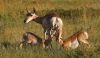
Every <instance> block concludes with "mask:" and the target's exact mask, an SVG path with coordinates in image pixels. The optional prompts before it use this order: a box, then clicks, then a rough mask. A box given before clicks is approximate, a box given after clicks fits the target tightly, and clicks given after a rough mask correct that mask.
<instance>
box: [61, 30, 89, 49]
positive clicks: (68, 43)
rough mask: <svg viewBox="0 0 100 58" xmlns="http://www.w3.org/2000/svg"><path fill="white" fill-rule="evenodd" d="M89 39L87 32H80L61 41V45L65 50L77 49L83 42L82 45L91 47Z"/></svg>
mask: <svg viewBox="0 0 100 58" xmlns="http://www.w3.org/2000/svg"><path fill="white" fill-rule="evenodd" d="M87 39H88V33H87V32H85V31H78V32H77V33H75V34H73V35H72V36H70V37H69V38H67V39H63V40H61V41H60V45H62V47H63V48H69V47H70V48H72V49H75V48H77V47H78V46H79V42H82V43H84V44H87V45H88V46H90V45H89V43H88V41H87Z"/></svg>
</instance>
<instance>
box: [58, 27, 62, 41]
mask: <svg viewBox="0 0 100 58" xmlns="http://www.w3.org/2000/svg"><path fill="white" fill-rule="evenodd" d="M61 35H62V29H61V28H60V29H58V42H60V40H61V38H62V36H61Z"/></svg>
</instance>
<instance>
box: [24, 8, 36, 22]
mask: <svg viewBox="0 0 100 58" xmlns="http://www.w3.org/2000/svg"><path fill="white" fill-rule="evenodd" d="M37 17H38V16H37V15H36V14H35V8H34V9H33V12H31V11H27V14H26V18H25V20H24V23H29V22H30V21H32V20H34V19H36V18H37Z"/></svg>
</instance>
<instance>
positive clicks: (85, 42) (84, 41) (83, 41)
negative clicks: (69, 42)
mask: <svg viewBox="0 0 100 58" xmlns="http://www.w3.org/2000/svg"><path fill="white" fill-rule="evenodd" d="M80 41H81V42H82V43H84V44H87V45H88V46H89V47H90V45H89V42H88V41H87V40H80Z"/></svg>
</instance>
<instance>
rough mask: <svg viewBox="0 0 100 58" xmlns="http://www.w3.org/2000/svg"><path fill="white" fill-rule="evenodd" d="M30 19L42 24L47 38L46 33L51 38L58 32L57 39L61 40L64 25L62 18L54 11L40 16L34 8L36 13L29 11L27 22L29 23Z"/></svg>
mask: <svg viewBox="0 0 100 58" xmlns="http://www.w3.org/2000/svg"><path fill="white" fill-rule="evenodd" d="M30 21H35V22H37V23H39V24H41V25H42V27H43V29H44V38H45V39H46V38H47V37H46V35H48V38H49V39H51V38H52V37H53V35H54V34H56V40H57V41H58V42H60V39H61V35H62V26H63V22H62V20H61V18H59V17H58V16H56V15H55V14H53V13H49V14H46V15H45V16H38V15H36V14H35V9H34V13H31V12H28V13H27V14H26V19H25V20H24V22H25V23H29V22H30ZM51 40H52V39H51Z"/></svg>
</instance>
